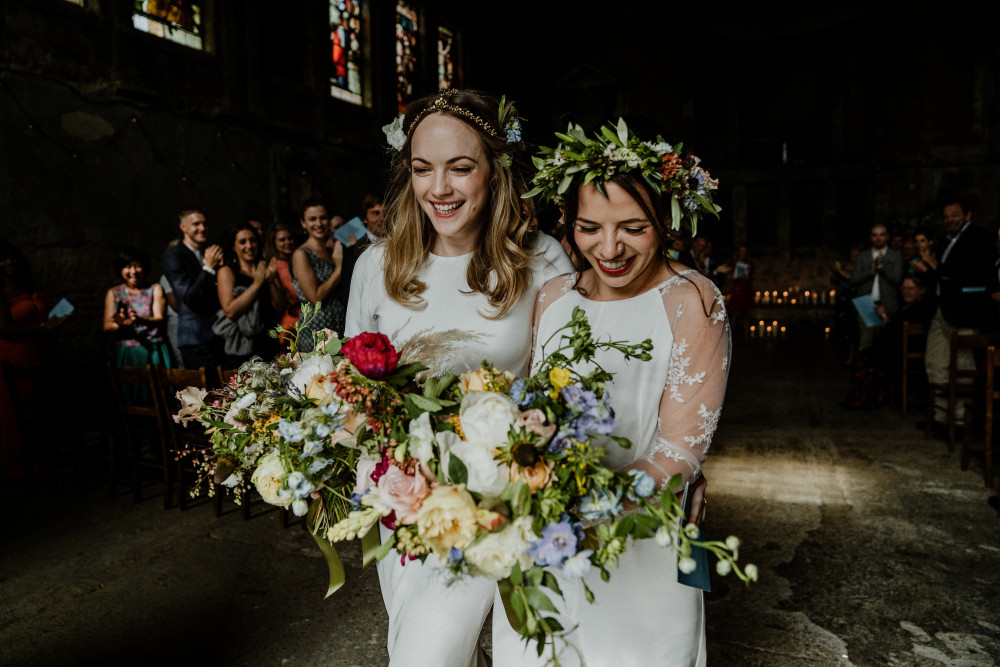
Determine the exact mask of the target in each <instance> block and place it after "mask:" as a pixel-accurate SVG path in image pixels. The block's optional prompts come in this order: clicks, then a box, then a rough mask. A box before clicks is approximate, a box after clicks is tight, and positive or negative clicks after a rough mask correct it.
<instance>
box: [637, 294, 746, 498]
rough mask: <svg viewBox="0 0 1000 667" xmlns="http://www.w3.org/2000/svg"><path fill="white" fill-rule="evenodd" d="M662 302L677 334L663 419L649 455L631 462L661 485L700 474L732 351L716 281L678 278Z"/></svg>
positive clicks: (662, 401)
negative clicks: (691, 281) (692, 282)
mask: <svg viewBox="0 0 1000 667" xmlns="http://www.w3.org/2000/svg"><path fill="white" fill-rule="evenodd" d="M678 297H679V298H678ZM664 306H665V307H666V308H667V314H668V315H669V317H670V323H671V329H672V331H673V334H674V339H673V345H672V347H671V349H670V350H669V354H670V364H669V367H668V370H667V381H666V386H665V387H664V390H663V394H662V396H661V397H660V408H659V413H660V414H659V420H658V422H659V425H658V428H657V432H656V435H655V438H654V441H653V443H652V445H651V447H650V448H649V450H648V452H647V455H646V457H645V459H644V460H639V461H637V462H636V463H635V464H633V465H632V466H630V467H632V468H637V469H640V470H644V471H646V472H647V473H649V474H650V475H652V477H653V478H654V479H655V480H656V482H657V487H658V488H661V487H662V486H663V485H664V484H665V483H666V482H667V480H668V479H670V477H671V476H673V475H675V474H677V473H680V474H681V475H682V476H683V478H684V481H686V482H695V481H697V480H698V478H699V477H700V476H701V465H702V463H703V462H704V461H705V457H706V455H707V454H708V448H709V446H710V445H711V443H712V435H713V434H714V433H715V428H716V426H717V425H718V422H719V415H720V414H721V412H722V401H723V398H724V397H725V394H726V381H727V379H728V377H729V355H730V338H729V335H730V334H729V322H728V321H727V319H726V311H725V308H724V306H723V302H722V298H721V296H720V295H719V292H718V290H717V289H716V288H715V286H714V285H711V284H708V283H707V281H699V283H698V285H697V286H695V285H693V284H691V283H688V282H684V283H681V284H675V285H673V286H672V287H670V288H669V289H668V291H667V292H666V293H665V294H664ZM706 312H707V313H708V316H706V315H705V313H706ZM654 344H655V343H654ZM664 352H666V351H664ZM653 354H656V351H654V352H653Z"/></svg>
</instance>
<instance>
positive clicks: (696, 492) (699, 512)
mask: <svg viewBox="0 0 1000 667" xmlns="http://www.w3.org/2000/svg"><path fill="white" fill-rule="evenodd" d="M707 488H708V480H707V479H705V476H704V475H702V476H701V477H700V478H699V479H698V481H697V482H695V484H694V486H692V487H691V488H689V489H688V491H689V492H690V493H691V515H690V516H689V517H688V522H689V523H693V524H695V525H697V526H700V525H701V522H702V521H704V520H705V505H707V504H708V501H707V500H705V490H706V489H707Z"/></svg>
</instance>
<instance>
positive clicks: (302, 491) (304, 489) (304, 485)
mask: <svg viewBox="0 0 1000 667" xmlns="http://www.w3.org/2000/svg"><path fill="white" fill-rule="evenodd" d="M287 483H288V488H289V489H291V490H292V493H294V494H295V496H296V497H297V498H305V497H306V496H308V495H309V494H310V493H312V492H313V491H314V490H315V489H316V487H315V486H314V485H313V483H312V482H310V481H309V479H308V478H307V477H306V476H305V475H303V474H302V473H300V472H299V471H298V470H296V471H294V472H292V473H289V475H288V480H287Z"/></svg>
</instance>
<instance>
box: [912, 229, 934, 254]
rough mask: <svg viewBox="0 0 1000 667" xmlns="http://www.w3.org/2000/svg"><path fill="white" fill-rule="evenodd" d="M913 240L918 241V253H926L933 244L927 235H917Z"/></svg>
mask: <svg viewBox="0 0 1000 667" xmlns="http://www.w3.org/2000/svg"><path fill="white" fill-rule="evenodd" d="M913 240H914V241H916V243H917V252H918V253H923V252H926V251H927V249H928V248H930V247H931V242H930V240H928V238H927V235H926V234H917V235H916V236H915V237H913Z"/></svg>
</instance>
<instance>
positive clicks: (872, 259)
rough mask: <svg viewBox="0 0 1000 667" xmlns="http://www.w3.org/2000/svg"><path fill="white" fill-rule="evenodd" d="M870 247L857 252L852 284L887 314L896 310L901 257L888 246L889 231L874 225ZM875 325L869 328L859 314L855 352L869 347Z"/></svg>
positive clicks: (901, 270) (901, 272)
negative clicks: (856, 348)
mask: <svg viewBox="0 0 1000 667" xmlns="http://www.w3.org/2000/svg"><path fill="white" fill-rule="evenodd" d="M871 241H872V247H871V248H869V249H868V250H866V251H862V252H861V253H860V254H859V255H858V261H857V262H855V264H854V271H853V272H852V273H851V280H850V283H851V287H853V288H854V293H855V294H856V295H857V296H863V295H865V294H871V297H872V301H874V302H875V304H876V305H879V304H881V305H882V306H883V307H884V308H885V312H886V314H887V315H888V316H889V317H892V315H893V314H894V313H895V312H896V311H898V310H899V305H900V299H899V285H900V283H902V282H903V256H902V255H900V254H899V252H898V251H896V250H893V249H892V248H890V247H889V230H888V229H886V227H885V225H875V226H874V227H872V231H871ZM875 330H876V327H869V326H867V325H866V324H865V322H864V320H862V319H861V316H860V315H859V316H858V334H859V336H858V351H861V350H864V349H867V348H869V347H871V344H872V341H874V339H875Z"/></svg>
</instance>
